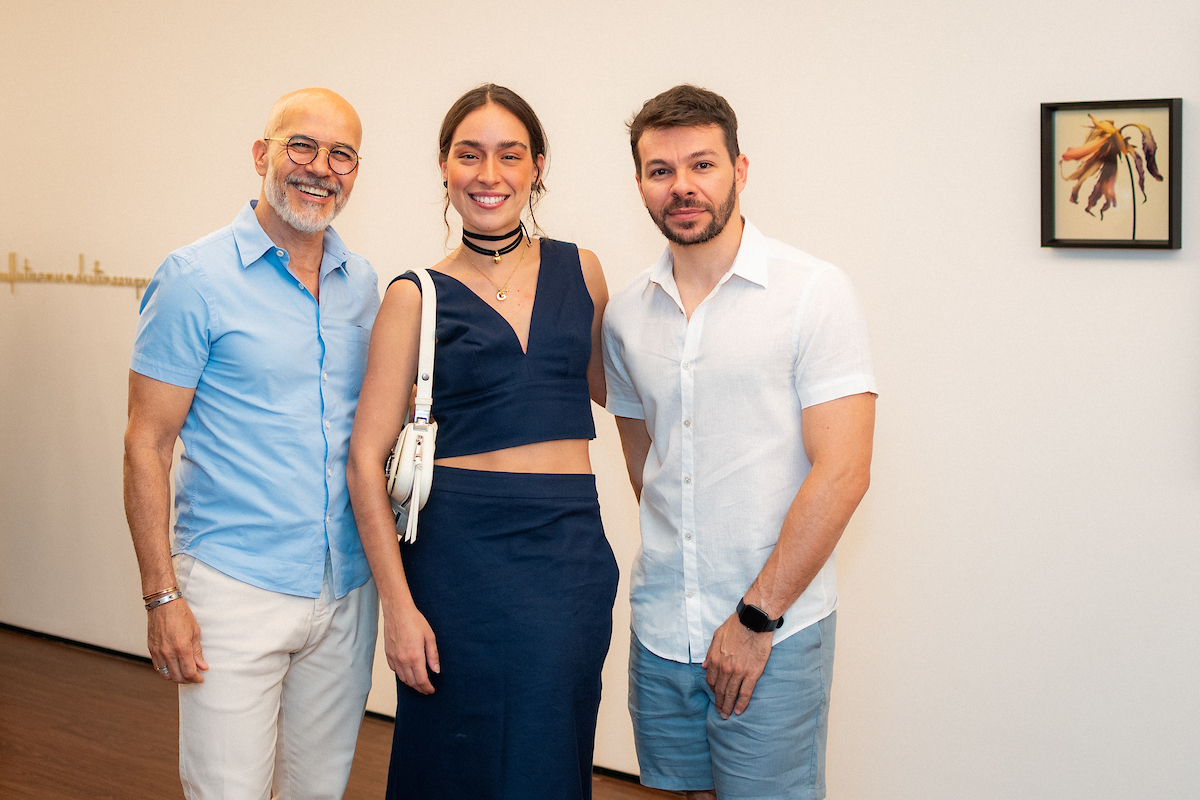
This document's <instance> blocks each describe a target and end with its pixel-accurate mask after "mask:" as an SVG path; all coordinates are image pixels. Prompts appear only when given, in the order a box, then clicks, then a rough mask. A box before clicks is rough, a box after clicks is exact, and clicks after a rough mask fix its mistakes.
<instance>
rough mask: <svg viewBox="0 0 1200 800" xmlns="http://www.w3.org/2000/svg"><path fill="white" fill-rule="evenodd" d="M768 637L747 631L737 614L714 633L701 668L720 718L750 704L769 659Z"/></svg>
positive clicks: (724, 717)
mask: <svg viewBox="0 0 1200 800" xmlns="http://www.w3.org/2000/svg"><path fill="white" fill-rule="evenodd" d="M771 637H772V634H771V632H767V633H755V632H754V631H752V630H750V629H749V628H747V627H746V626H745V625H743V624H742V623H741V621H740V620H739V619H738V618H737V614H732V615H730V617H729V619H727V620H725V622H724V623H722V625H721V627H719V628H717V631H716V633H714V634H713V639H712V644H710V645H709V646H708V654H707V655H705V657H704V662H703V663H702V664H701V665H700V666H701V667H703V668H704V669H705V670H707V673H706V674H705V676H704V679H705V681H707V682H708V685H709V686H710V687H712V690H713V692H714V693H715V694H716V700H715V702H716V705H717V710H718V711H719V712H721V719H729V715H730V714H741V713H742V712H743V711H745V710H746V707H747V706H749V705H750V695H752V694H754V686H755V684H757V683H758V679H759V678H760V677H762V674H763V670H764V669H766V668H767V659H768V658H770V656H771Z"/></svg>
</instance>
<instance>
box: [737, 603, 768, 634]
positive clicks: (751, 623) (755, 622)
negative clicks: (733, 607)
mask: <svg viewBox="0 0 1200 800" xmlns="http://www.w3.org/2000/svg"><path fill="white" fill-rule="evenodd" d="M738 619H739V620H741V623H742V624H743V625H745V626H746V627H747V628H749V629H750V630H752V631H754V632H755V633H764V632H766V631H767V630H770V628H771V618H770V617H768V616H767V615H766V613H765V612H763V610H762V609H761V608H758V607H756V606H742V610H741V611H739V612H738Z"/></svg>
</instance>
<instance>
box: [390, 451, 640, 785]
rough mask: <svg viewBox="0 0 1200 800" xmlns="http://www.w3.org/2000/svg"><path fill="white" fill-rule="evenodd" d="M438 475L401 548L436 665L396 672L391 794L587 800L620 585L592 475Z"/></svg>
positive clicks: (442, 470)
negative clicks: (414, 674)
mask: <svg viewBox="0 0 1200 800" xmlns="http://www.w3.org/2000/svg"><path fill="white" fill-rule="evenodd" d="M433 476H434V477H433V488H432V491H431V492H430V495H429V501H428V502H427V503H426V505H425V508H423V509H422V510H421V517H420V530H419V533H418V536H417V541H416V542H415V543H414V544H412V545H404V546H403V547H402V557H403V560H404V571H405V575H406V576H407V578H408V585H409V588H410V589H411V590H412V595H413V599H414V600H415V601H416V604H417V608H418V609H419V610H420V611H421V613H423V614H424V615H425V618H426V619H427V620H428V621H429V624H430V626H431V627H432V628H433V633H434V635H435V636H436V637H437V647H438V655H439V657H440V660H441V668H442V671H441V674H440V675H435V674H433V673H430V680H431V682H432V683H433V686H434V690H435V691H434V693H433V694H431V695H422V694H420V693H418V692H417V691H415V690H414V689H411V688H409V687H408V686H405V685H404V684H402V683H399V681H397V694H398V699H397V703H396V732H395V735H394V737H393V739H392V762H391V769H390V770H389V773H388V790H387V797H388V798H395V799H396V800H401V799H404V800H410V799H411V800H436V798H471V800H490V799H491V798H497V799H500V798H504V799H505V800H508V799H510V798H511V800H537V799H538V798H546V800H551V799H552V800H571V798H590V797H591V793H592V748H593V744H594V742H595V736H596V714H597V711H598V709H599V705H600V670H601V667H602V666H603V664H604V657H605V655H606V654H607V653H608V645H609V640H610V639H611V638H612V606H613V600H614V599H615V598H616V592H617V564H616V560H615V559H614V558H613V553H612V549H611V548H610V547H609V545H608V540H607V539H605V538H604V529H603V527H602V526H601V523H600V506H599V503H598V502H597V499H596V481H595V477H594V476H592V475H578V474H573V475H554V474H545V473H537V474H526V473H514V472H485V471H478V470H467V469H458V468H454V467H442V466H439V467H435V468H434V473H433Z"/></svg>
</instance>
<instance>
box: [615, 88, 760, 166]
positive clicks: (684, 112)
mask: <svg viewBox="0 0 1200 800" xmlns="http://www.w3.org/2000/svg"><path fill="white" fill-rule="evenodd" d="M700 125H716V126H718V127H719V128H720V129H721V132H722V133H724V134H725V147H726V149H727V150H729V159H730V160H731V161H735V160H737V157H738V156H739V155H741V153H742V151H741V150H739V149H738V141H737V115H736V114H734V113H733V108H732V107H731V106H730V105H729V103H728V102H727V101H726V100H725V98H724V97H721V95H719V94H717V93H716V92H710V91H709V90H708V89H702V88H700V87H699V86H693V85H692V84H690V83H682V84H680V85H679V86H675V87H672V88H670V89H667V90H666V91H665V92H663V93H662V94H660V95H658V96H656V97H652V98H650V99H649V100H647V101H646V102H645V104H644V105H643V106H642V110H641V111H639V112H638V113H637V115H636V116H634V118H633V119H632V120H630V121H629V125H628V127H629V146H630V147H631V148H632V149H633V163H634V166H636V167H637V171H638V175H641V174H642V157H641V155H640V154H639V153H638V141H639V140H640V139H641V138H642V134H643V133H645V132H646V131H647V130H654V129H655V128H692V127H696V126H700Z"/></svg>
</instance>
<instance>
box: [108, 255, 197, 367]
mask: <svg viewBox="0 0 1200 800" xmlns="http://www.w3.org/2000/svg"><path fill="white" fill-rule="evenodd" d="M196 278H197V276H196V274H195V272H194V271H193V270H191V269H188V265H187V264H186V262H184V261H183V260H182V259H180V258H179V257H178V256H175V255H171V256H168V257H167V260H166V261H164V262H163V263H162V265H161V266H159V268H158V271H157V272H155V273H154V277H153V278H151V279H150V285H149V286H147V287H146V294H145V296H144V297H143V298H142V307H141V313H140V316H139V317H138V327H137V335H136V337H135V338H134V342H133V358H132V359H131V360H130V362H129V368H130V369H131V370H133V371H134V372H136V373H138V374H139V375H145V376H146V377H148V378H153V379H155V380H158V381H162V382H164V383H170V384H172V385H174V386H182V387H184V388H187V389H194V388H196V385H197V384H198V383H199V382H200V376H201V374H202V373H203V372H204V367H205V365H207V363H208V353H209V347H210V345H211V343H212V339H213V336H212V328H213V324H212V322H213V320H212V314H211V310H210V308H209V304H208V303H207V302H206V301H205V299H204V296H203V294H202V293H201V292H200V290H199V287H198V286H197V285H196Z"/></svg>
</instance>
